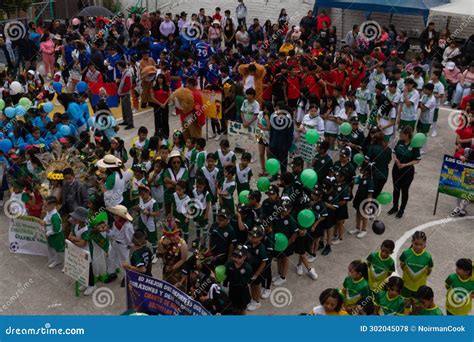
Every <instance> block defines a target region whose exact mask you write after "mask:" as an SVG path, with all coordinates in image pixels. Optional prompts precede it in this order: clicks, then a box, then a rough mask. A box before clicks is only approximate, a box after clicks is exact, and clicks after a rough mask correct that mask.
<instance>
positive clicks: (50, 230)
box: [43, 208, 65, 252]
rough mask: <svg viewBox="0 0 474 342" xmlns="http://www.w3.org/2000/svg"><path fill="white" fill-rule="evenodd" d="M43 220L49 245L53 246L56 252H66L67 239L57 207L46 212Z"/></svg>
mask: <svg viewBox="0 0 474 342" xmlns="http://www.w3.org/2000/svg"><path fill="white" fill-rule="evenodd" d="M43 222H44V226H45V229H46V238H47V239H48V246H49V247H51V248H53V249H54V250H55V251H56V252H64V247H65V241H64V240H65V239H64V232H63V224H62V220H61V216H60V215H59V213H58V211H57V210H56V208H55V209H53V210H51V211H49V212H48V213H47V214H46V216H45V217H44V218H43Z"/></svg>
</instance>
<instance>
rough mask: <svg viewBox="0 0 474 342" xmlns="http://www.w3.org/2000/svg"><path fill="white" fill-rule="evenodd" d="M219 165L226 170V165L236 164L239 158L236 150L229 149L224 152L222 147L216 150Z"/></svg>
mask: <svg viewBox="0 0 474 342" xmlns="http://www.w3.org/2000/svg"><path fill="white" fill-rule="evenodd" d="M216 160H217V167H218V168H219V169H220V170H224V166H226V165H231V164H234V163H235V161H236V160H237V159H236V157H235V153H234V151H229V152H227V154H224V153H223V152H222V150H221V149H218V150H217V152H216Z"/></svg>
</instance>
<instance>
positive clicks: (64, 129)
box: [59, 125, 71, 137]
mask: <svg viewBox="0 0 474 342" xmlns="http://www.w3.org/2000/svg"><path fill="white" fill-rule="evenodd" d="M59 132H61V134H62V135H63V136H65V137H66V136H68V135H69V134H71V127H69V126H68V125H63V126H61V128H60V130H59Z"/></svg>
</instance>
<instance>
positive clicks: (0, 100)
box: [0, 99, 5, 110]
mask: <svg viewBox="0 0 474 342" xmlns="http://www.w3.org/2000/svg"><path fill="white" fill-rule="evenodd" d="M3 108H5V101H3V99H0V110H3Z"/></svg>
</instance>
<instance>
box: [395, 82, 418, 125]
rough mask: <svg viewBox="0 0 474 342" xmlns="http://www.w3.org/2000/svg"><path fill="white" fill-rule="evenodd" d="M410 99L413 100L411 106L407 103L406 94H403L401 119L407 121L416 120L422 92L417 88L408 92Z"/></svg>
mask: <svg viewBox="0 0 474 342" xmlns="http://www.w3.org/2000/svg"><path fill="white" fill-rule="evenodd" d="M408 99H409V101H410V102H411V106H410V107H408V106H407V105H406V104H405V95H402V101H403V104H402V111H401V114H400V119H402V120H405V121H416V111H417V109H418V102H420V93H418V91H417V90H416V89H413V90H412V91H411V92H410V93H409V94H408Z"/></svg>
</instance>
